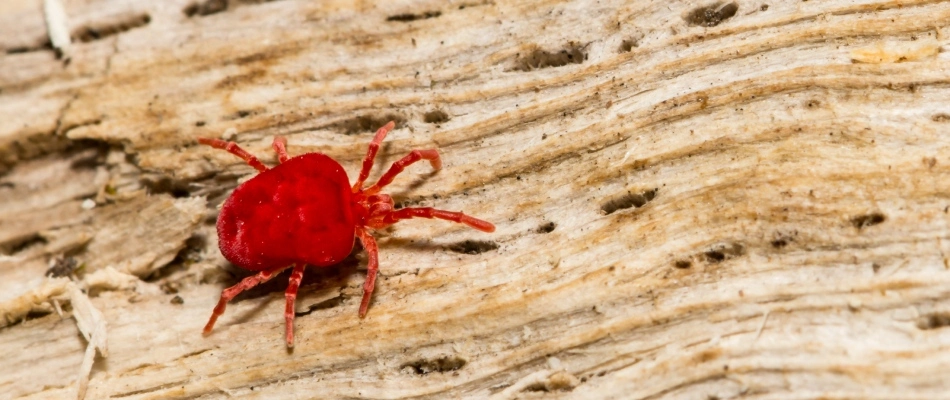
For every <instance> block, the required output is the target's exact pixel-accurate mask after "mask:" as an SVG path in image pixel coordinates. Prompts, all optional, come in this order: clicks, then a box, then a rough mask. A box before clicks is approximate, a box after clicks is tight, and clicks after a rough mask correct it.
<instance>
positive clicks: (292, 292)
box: [284, 264, 307, 347]
mask: <svg viewBox="0 0 950 400" xmlns="http://www.w3.org/2000/svg"><path fill="white" fill-rule="evenodd" d="M306 266H307V264H298V265H295V266H294V270H293V272H291V273H290V284H289V285H287V292H286V293H284V296H285V297H287V306H286V308H285V309H284V319H286V320H287V347H294V303H295V302H296V300H297V289H298V288H300V280H301V279H303V270H304V268H305V267H306Z"/></svg>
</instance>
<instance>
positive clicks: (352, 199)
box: [198, 122, 495, 347]
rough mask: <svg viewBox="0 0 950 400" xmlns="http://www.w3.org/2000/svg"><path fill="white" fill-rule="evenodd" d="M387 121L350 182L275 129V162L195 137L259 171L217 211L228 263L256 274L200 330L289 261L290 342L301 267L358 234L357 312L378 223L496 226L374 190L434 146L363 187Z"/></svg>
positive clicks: (330, 255) (331, 257)
mask: <svg viewBox="0 0 950 400" xmlns="http://www.w3.org/2000/svg"><path fill="white" fill-rule="evenodd" d="M394 126H395V123H393V122H390V123H388V124H386V126H383V127H382V128H379V130H378V131H376V136H375V137H374V138H373V141H372V142H370V144H369V149H368V150H367V151H366V157H365V158H364V159H363V167H362V169H361V170H360V176H359V178H358V179H357V180H356V183H354V184H353V186H350V184H349V178H348V177H347V176H346V172H345V171H343V167H342V166H340V163H338V162H336V161H335V160H333V159H332V158H330V157H328V156H327V155H325V154H320V153H307V154H303V155H299V156H297V157H293V158H290V157H288V156H287V140H286V139H284V138H283V137H280V136H277V137H274V142H273V147H274V151H275V152H276V153H277V158H278V160H279V161H280V164H278V165H277V166H275V167H273V168H267V167H266V166H265V165H264V164H262V163H261V162H260V160H258V159H257V158H256V157H254V156H253V155H251V154H250V153H248V152H247V151H244V149H241V148H240V147H238V145H237V144H236V143H233V142H226V141H223V140H218V139H207V138H200V139H198V142H200V143H202V144H206V145H208V146H211V147H214V148H216V149H222V150H227V151H228V152H230V153H231V154H234V155H236V156H238V157H240V158H241V159H242V160H244V161H245V162H247V164H248V165H250V166H252V167H254V168H256V169H257V170H258V171H260V173H258V174H257V175H256V176H255V177H253V178H251V179H250V180H248V181H247V182H244V183H243V184H241V185H240V186H238V187H237V189H234V193H232V194H231V197H228V199H227V200H226V201H225V202H224V205H223V206H222V207H221V213H220V215H219V216H218V244H219V247H220V248H221V253H222V254H224V257H225V258H227V259H228V261H230V262H231V263H233V264H235V265H237V266H239V267H241V268H244V269H247V270H251V271H259V273H258V274H256V275H253V276H249V277H247V278H245V279H244V280H242V281H241V282H240V283H238V284H237V285H234V286H232V287H229V288H227V289H224V290H223V291H221V300H219V301H218V305H217V306H215V307H214V311H213V312H212V313H211V318H210V319H209V320H208V324H207V325H205V328H204V333H205V334H206V335H207V334H209V333H210V332H211V329H213V328H214V323H215V321H216V320H217V319H218V317H219V316H220V315H221V314H223V313H224V308H225V307H226V306H227V304H228V301H230V300H231V299H233V298H234V296H237V295H238V294H239V293H241V292H243V291H245V290H247V289H250V288H252V287H254V286H256V285H258V284H260V283H263V282H266V281H267V280H269V279H271V278H273V277H274V276H275V275H277V274H278V273H280V272H281V271H283V270H285V269H287V268H291V267H293V271H292V272H291V274H290V284H288V285H287V292H286V294H285V295H286V297H287V305H286V309H285V310H284V318H285V319H286V320H287V346H289V347H293V345H294V300H295V299H296V298H297V288H298V287H300V280H301V279H302V278H303V271H304V267H306V266H307V265H313V266H316V267H326V266H331V265H334V264H337V263H339V262H340V261H342V260H343V259H344V258H346V256H348V255H349V254H350V251H352V249H353V245H354V243H355V239H356V238H359V239H360V242H362V243H363V248H364V249H366V252H367V254H368V255H369V262H368V264H369V265H368V269H367V272H366V281H365V282H364V284H363V300H362V302H361V303H360V311H359V316H360V318H363V317H365V316H366V311H367V309H368V308H369V300H370V297H371V296H372V294H373V287H374V286H375V283H376V272H377V271H378V269H379V254H378V248H377V247H376V241H375V240H374V239H373V236H372V235H370V233H369V230H370V229H381V228H385V227H387V226H390V225H392V224H395V223H397V222H399V221H400V220H404V219H409V218H438V219H444V220H448V221H453V222H459V223H463V224H465V225H468V226H470V227H472V228H475V229H478V230H480V231H483V232H494V231H495V226H494V225H492V224H491V223H489V222H487V221H483V220H480V219H477V218H473V217H470V216H468V215H465V214H462V213H460V212H452V211H444V210H437V209H434V208H430V207H406V208H401V209H398V210H397V209H395V208H394V206H393V199H392V197H390V196H389V195H386V194H382V193H380V191H381V190H382V189H383V188H384V187H386V185H388V184H390V183H391V182H392V181H393V179H394V178H395V177H396V175H399V173H401V172H402V171H403V170H404V169H405V168H406V167H407V166H409V165H410V164H412V163H414V162H416V161H420V160H428V161H429V162H430V163H431V164H432V168H433V169H436V170H438V169H439V168H441V167H442V161H441V160H440V159H439V153H438V151H436V150H435V149H426V150H413V151H412V152H411V153H409V154H408V155H406V156H405V157H403V158H402V159H400V160H399V161H396V162H395V163H393V165H392V166H391V167H390V168H389V170H388V171H386V173H385V174H383V176H382V177H380V178H379V181H378V182H376V184H375V185H372V186H370V187H367V188H365V189H364V188H363V183H364V182H365V181H366V178H367V177H369V172H370V170H371V169H372V167H373V161H374V160H375V158H376V153H377V152H378V151H379V145H380V143H382V141H383V139H384V138H385V137H386V134H387V133H389V131H390V130H392V129H393V127H394Z"/></svg>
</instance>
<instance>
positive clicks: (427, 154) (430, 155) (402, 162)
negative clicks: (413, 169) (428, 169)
mask: <svg viewBox="0 0 950 400" xmlns="http://www.w3.org/2000/svg"><path fill="white" fill-rule="evenodd" d="M420 160H428V161H429V163H431V164H432V169H434V170H436V171H438V170H439V169H441V168H442V159H440V158H439V152H438V151H436V150H435V149H426V150H413V151H412V152H410V153H409V154H407V155H406V156H405V157H403V158H401V159H399V161H396V162H394V163H393V165H392V166H391V167H389V171H386V173H385V174H383V176H382V177H380V178H379V181H378V182H376V184H375V185H373V186H371V187H368V188H366V190H364V191H363V192H364V193H366V194H371V195H372V194H376V193H379V191H380V190H381V189H382V188H384V187H386V185H388V184H390V183H392V181H393V179H396V175H399V174H400V173H402V171H403V170H405V169H406V167H408V166H409V165H411V164H412V163H415V162H416V161H420Z"/></svg>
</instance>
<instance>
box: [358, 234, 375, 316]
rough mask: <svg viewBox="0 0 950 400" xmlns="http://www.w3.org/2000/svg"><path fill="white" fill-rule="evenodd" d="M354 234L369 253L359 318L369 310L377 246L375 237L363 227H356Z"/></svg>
mask: <svg viewBox="0 0 950 400" xmlns="http://www.w3.org/2000/svg"><path fill="white" fill-rule="evenodd" d="M356 236H358V237H359V238H360V242H361V243H363V248H364V249H366V254H367V255H369V261H368V262H367V268H366V281H365V282H363V301H361V302H360V318H363V317H365V316H366V311H367V310H369V300H370V298H371V297H373V288H375V287H376V272H377V271H379V247H377V246H376V239H373V236H371V235H370V234H369V233H368V232H366V230H365V229H357V230H356Z"/></svg>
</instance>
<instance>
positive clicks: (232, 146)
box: [198, 138, 267, 172]
mask: <svg viewBox="0 0 950 400" xmlns="http://www.w3.org/2000/svg"><path fill="white" fill-rule="evenodd" d="M198 143H201V144H205V145H208V146H211V147H214V148H216V149H221V150H227V151H228V153H231V154H234V155H236V156H238V157H240V158H241V159H242V160H244V162H246V163H247V165H250V166H252V167H254V169H256V170H258V171H260V172H264V171H267V167H265V166H264V164H262V163H261V161H260V160H258V159H257V157H254V156H253V155H251V153H248V152H247V151H244V149H242V148H241V147H240V146H238V145H237V143H234V142H226V141H224V140H221V139H209V138H198Z"/></svg>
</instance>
